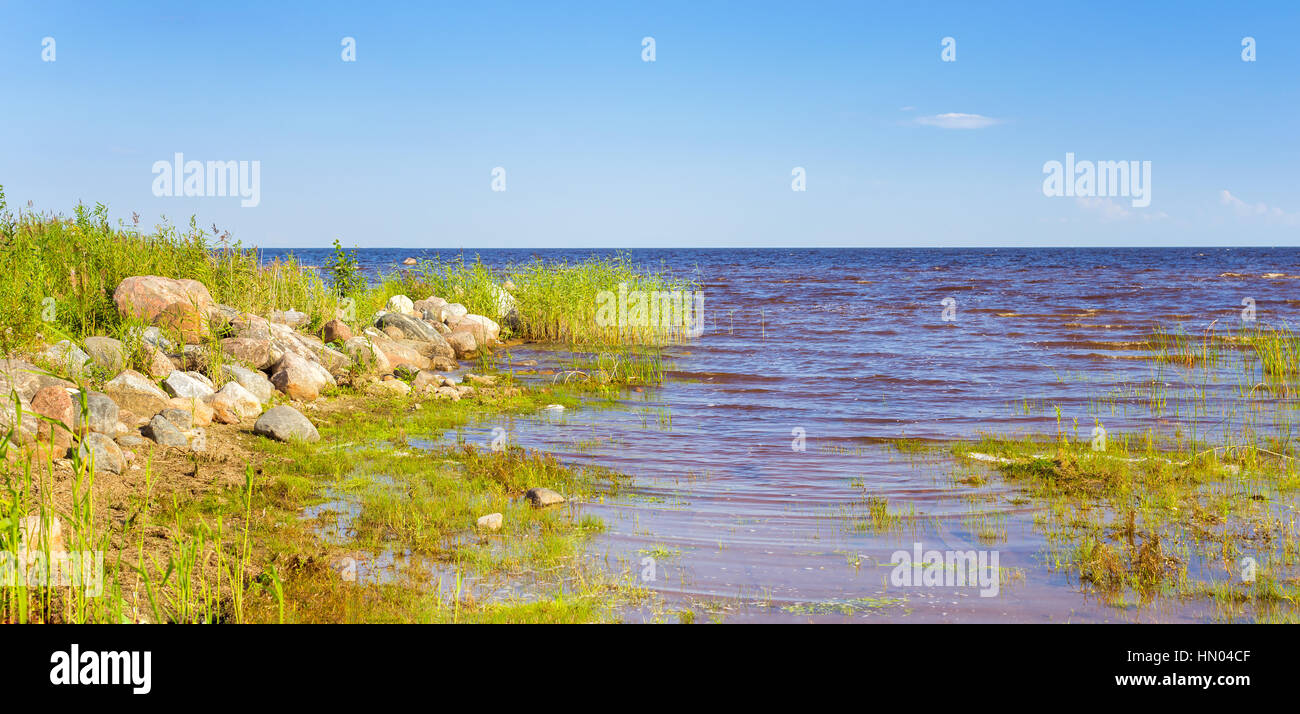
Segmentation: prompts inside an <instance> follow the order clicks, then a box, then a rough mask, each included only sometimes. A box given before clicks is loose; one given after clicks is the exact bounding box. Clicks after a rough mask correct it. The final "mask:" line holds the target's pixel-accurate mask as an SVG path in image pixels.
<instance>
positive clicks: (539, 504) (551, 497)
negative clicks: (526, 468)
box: [525, 488, 564, 508]
mask: <svg viewBox="0 0 1300 714" xmlns="http://www.w3.org/2000/svg"><path fill="white" fill-rule="evenodd" d="M525 496H526V497H527V498H528V502H529V503H531V504H533V507H535V508H545V507H546V506H553V505H555V504H557V503H564V496H561V495H560V494H558V493H556V492H554V491H552V490H551V489H549V488H530V489H528V493H527V494H525Z"/></svg>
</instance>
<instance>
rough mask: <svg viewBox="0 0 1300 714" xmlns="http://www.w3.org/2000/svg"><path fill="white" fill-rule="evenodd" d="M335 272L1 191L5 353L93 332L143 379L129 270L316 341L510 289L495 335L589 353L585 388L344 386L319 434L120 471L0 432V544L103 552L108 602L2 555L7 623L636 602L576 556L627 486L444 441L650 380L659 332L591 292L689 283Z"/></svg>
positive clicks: (466, 615)
mask: <svg viewBox="0 0 1300 714" xmlns="http://www.w3.org/2000/svg"><path fill="white" fill-rule="evenodd" d="M341 272H342V273H346V272H347V271H346V270H344V271H340V270H338V269H337V266H336V269H335V270H332V271H331V270H327V271H325V273H324V274H323V275H322V274H321V273H319V272H318V271H317V270H316V269H314V268H311V267H307V266H303V265H300V264H298V263H297V262H296V261H294V260H293V259H292V258H289V259H287V260H282V261H280V260H278V261H265V260H263V259H262V257H261V255H260V254H259V253H258V251H257V250H256V249H252V248H248V247H245V246H242V245H241V244H239V243H238V242H237V241H234V240H232V238H231V236H229V235H228V234H227V233H224V232H221V231H219V230H218V229H217V228H216V227H215V226H214V227H212V228H211V229H204V228H200V227H199V226H198V225H197V224H196V222H195V221H193V220H191V222H190V224H189V225H188V226H187V227H185V228H184V229H178V228H176V227H174V226H170V225H162V226H158V227H156V228H154V229H152V230H144V229H142V228H141V227H140V226H138V225H137V224H136V223H134V222H132V223H131V224H129V225H126V224H123V223H120V222H119V223H118V224H117V225H112V224H110V222H109V219H108V211H107V209H106V208H105V207H104V206H96V207H94V208H87V207H84V206H78V207H77V209H76V210H75V211H74V214H73V215H72V216H71V217H64V216H58V215H52V214H42V213H37V212H34V211H30V210H19V211H12V210H10V209H9V207H7V206H5V205H4V201H3V193H2V192H0V351H2V352H3V355H4V356H11V355H24V356H31V355H33V354H34V353H35V352H37V351H38V350H39V349H40V348H41V347H42V346H43V345H46V344H50V343H53V342H55V341H57V340H60V339H71V340H72V341H73V342H74V343H78V344H80V343H81V342H82V340H83V339H85V338H87V337H90V336H96V335H104V336H110V337H116V338H118V339H121V340H123V342H124V343H126V347H127V354H128V366H130V367H134V368H137V369H141V371H143V369H142V368H143V366H144V365H143V363H142V362H141V361H140V360H143V359H144V354H143V352H137V351H136V350H135V349H134V346H135V345H136V344H137V343H136V342H135V341H136V340H138V337H137V336H136V335H137V333H138V329H137V328H139V327H142V326H143V325H141V324H139V323H137V322H133V321H131V320H126V319H123V318H122V317H121V316H120V315H119V313H118V311H117V308H116V306H115V305H114V303H113V292H114V290H115V289H116V287H117V285H118V284H119V283H120V282H121V281H122V280H123V279H124V278H126V277H130V276H133V275H159V276H163V277H169V278H190V279H194V280H198V281H200V282H202V283H203V284H204V285H205V286H207V288H208V289H209V291H210V292H211V294H212V297H213V298H214V299H215V300H216V301H217V302H218V303H221V304H223V305H227V306H230V307H233V308H235V309H237V310H239V311H241V312H251V313H254V314H259V315H265V314H267V313H269V312H271V311H275V310H289V309H294V310H298V311H300V312H304V313H306V314H307V315H308V316H309V322H308V324H307V325H306V326H305V327H304V328H302V329H303V330H304V331H309V332H311V331H315V330H316V328H318V327H319V326H321V325H323V324H324V323H325V322H327V321H329V320H331V319H335V318H336V317H342V318H343V319H344V320H345V321H346V322H348V323H349V324H350V326H351V327H353V328H354V329H355V330H357V331H358V332H359V331H360V329H361V328H363V327H365V326H368V325H370V324H372V321H373V316H374V314H375V312H377V311H378V310H380V309H382V308H383V307H384V305H385V303H386V302H387V301H388V299H389V298H390V297H392V296H393V295H397V294H405V295H408V296H410V297H412V298H414V299H417V300H418V299H421V298H425V297H428V296H429V295H435V294H436V295H440V296H445V297H446V298H447V299H449V300H452V301H458V302H461V303H462V304H464V305H465V306H466V307H467V308H468V309H469V310H470V311H471V312H473V313H481V314H487V315H493V316H499V315H500V314H501V313H503V312H505V310H503V309H502V307H503V305H502V302H501V301H502V292H501V291H502V285H503V284H504V285H505V286H506V287H508V288H510V289H511V295H512V296H513V302H512V303H511V304H510V308H511V309H513V310H514V311H515V315H514V319H512V320H511V323H510V324H511V325H512V326H513V330H514V332H513V334H512V335H511V334H510V328H506V329H505V330H503V332H505V333H506V334H507V336H512V337H516V338H524V339H539V340H548V341H560V342H562V343H564V344H566V345H569V346H571V347H577V346H581V347H584V348H586V349H588V350H597V351H595V352H593V353H592V355H593V356H592V357H591V359H590V361H587V360H585V359H580V360H578V361H577V362H576V363H575V365H574V366H575V368H582V370H583V372H582V378H569V379H566V380H558V379H557V380H555V382H554V383H553V384H550V385H545V384H543V385H541V386H537V387H534V388H531V389H530V388H521V387H518V386H516V385H514V383H513V381H512V380H511V379H510V378H509V377H508V376H505V375H502V378H501V387H500V388H499V389H497V388H481V389H479V390H478V391H477V392H476V393H475V395H474V396H473V397H472V398H466V399H462V400H460V401H455V402H451V401H438V402H432V401H427V400H421V399H418V398H415V397H400V398H395V397H379V396H375V395H374V394H368V393H363V392H362V390H360V389H358V390H353V388H352V387H351V386H350V384H351V382H350V381H349V380H347V379H343V380H341V382H342V383H343V385H344V386H342V387H340V388H338V389H336V390H333V391H332V392H331V393H330V394H328V395H326V398H325V399H322V400H321V401H319V402H317V403H314V404H311V405H309V406H308V407H306V408H305V411H306V413H307V414H308V416H309V417H310V419H311V420H312V421H313V422H314V423H315V424H316V425H317V427H318V428H319V430H320V432H321V437H322V439H321V441H320V442H318V443H314V444H305V443H294V444H282V443H278V442H273V441H269V440H266V439H263V438H261V437H256V436H253V435H252V434H251V433H250V432H249V431H248V429H247V425H244V426H243V427H240V426H239V425H219V424H216V423H214V424H212V425H211V426H210V427H208V433H207V440H208V449H207V451H206V452H205V453H190V452H180V451H174V450H164V449H154V448H151V447H149V446H146V447H142V448H140V449H139V450H138V453H137V454H136V458H137V459H138V460H137V462H136V464H135V466H137V467H138V468H128V469H126V470H124V472H123V474H122V475H120V476H119V475H114V474H109V473H104V472H97V470H96V469H95V467H94V464H92V463H89V462H85V461H82V460H81V459H79V458H75V457H74V458H68V459H65V458H63V454H62V453H50V450H49V449H47V450H46V453H45V454H44V458H41V459H35V460H33V459H29V458H25V457H24V458H19V457H18V454H17V450H16V449H15V448H14V447H13V446H12V444H10V443H9V440H8V437H10V436H13V434H14V433H15V432H16V430H17V427H16V426H15V427H14V430H15V431H11V432H10V433H9V434H6V435H4V436H5V438H4V439H0V457H2V458H0V470H3V477H2V479H0V483H3V491H0V553H5V552H8V553H14V554H19V556H18V558H19V559H21V560H22V564H23V565H24V566H28V565H32V564H33V563H35V564H37V565H38V566H39V565H40V563H41V561H46V562H49V561H50V559H51V558H54V557H56V556H57V555H58V554H60V553H82V552H88V553H96V552H98V553H101V554H102V555H103V558H104V560H103V563H102V567H103V573H104V579H103V584H104V585H103V587H104V590H103V592H102V593H96V594H92V593H89V592H87V590H86V589H85V588H83V587H67V586H52V585H49V584H48V583H41V582H39V581H32V582H31V583H30V585H31V587H28V586H27V585H25V584H23V582H22V578H21V576H18V574H17V573H16V572H15V569H16V568H17V565H18V563H19V560H18V559H13V558H11V559H10V560H7V561H5V562H4V563H0V577H3V576H8V577H11V578H13V577H15V576H18V577H17V580H18V582H17V583H16V585H15V586H14V587H0V622H72V623H77V622H112V623H116V622H145V621H147V622H278V621H294V622H338V621H347V622H353V621H430V622H442V621H456V622H465V621H542V622H556V621H558V622H565V621H592V620H603V619H610V618H613V617H615V613H614V610H615V607H616V606H618V605H620V604H623V603H638V602H641V601H643V600H644V599H645V598H646V593H645V592H644V591H642V590H640V589H639V587H638V586H637V584H636V581H635V580H634V579H632V578H630V576H626V574H625V573H623V572H621V571H619V569H618V568H617V567H615V568H610V567H608V564H603V563H602V564H599V565H597V564H595V563H592V562H590V560H589V558H588V556H586V555H585V551H584V546H583V544H584V542H585V540H586V539H587V538H589V537H590V536H591V535H592V534H594V533H597V532H600V530H601V529H602V528H603V525H602V524H601V523H600V522H599V521H598V520H596V519H594V518H592V517H589V516H584V515H582V514H581V511H580V508H578V504H581V503H582V502H583V501H586V500H592V499H600V498H603V497H604V496H605V495H607V494H609V493H613V492H615V491H617V489H618V487H619V484H620V483H621V482H622V481H623V479H622V477H621V476H619V475H618V474H614V473H611V472H607V471H603V470H600V469H572V468H569V467H566V466H565V465H564V464H561V463H559V462H558V461H556V460H555V459H554V458H553V457H550V456H549V455H547V454H543V453H531V452H524V451H522V450H520V449H518V448H513V447H508V446H507V447H506V448H494V447H493V446H492V445H489V444H487V443H485V444H477V445H476V444H468V443H458V442H456V441H451V440H448V439H440V437H441V436H443V435H445V434H446V433H447V432H448V431H450V430H455V429H459V428H462V427H465V426H467V425H470V424H473V423H477V422H481V421H483V420H486V419H492V418H495V417H498V416H504V415H511V414H513V415H521V414H529V413H535V412H537V411H538V410H539V409H541V407H543V406H546V405H549V404H553V403H559V404H562V405H565V406H567V407H569V408H575V407H577V406H578V405H579V403H580V402H579V400H580V398H581V400H583V403H584V404H587V405H591V404H593V403H599V399H600V396H601V395H604V396H609V395H611V394H613V393H614V392H615V391H616V390H617V389H618V388H619V387H620V386H621V385H628V384H633V383H636V384H655V383H658V381H659V380H661V379H662V366H661V362H660V360H659V357H658V356H657V353H656V352H655V350H654V349H653V347H651V348H650V349H648V350H645V349H643V348H642V347H640V346H639V345H641V344H642V343H651V344H652V345H653V344H658V343H660V342H663V341H665V337H666V336H665V334H664V333H662V332H661V331H654V330H651V331H638V330H636V329H631V330H622V329H620V328H618V327H617V326H615V328H614V329H613V330H612V331H611V330H609V329H606V327H602V326H600V325H598V324H597V322H596V321H595V320H594V315H595V310H596V305H597V296H598V295H599V293H601V292H602V291H617V290H618V289H619V285H620V284H623V285H624V286H625V287H626V286H630V288H631V289H632V290H634V291H635V290H646V291H652V290H673V289H681V288H685V287H688V286H687V284H686V283H684V282H681V281H677V280H673V279H670V278H668V277H665V276H661V275H654V274H642V273H639V272H637V271H636V270H635V269H634V268H633V267H632V266H631V265H630V264H628V263H627V262H625V261H624V260H623V259H621V258H616V259H612V260H598V259H591V260H588V261H583V262H580V263H573V264H543V263H542V262H540V261H538V262H534V263H530V264H527V265H523V266H517V267H512V268H509V269H506V270H502V271H492V270H489V269H488V268H487V267H486V266H484V265H483V264H481V263H479V262H472V263H471V262H467V261H465V260H464V259H462V258H455V259H452V260H447V261H441V260H434V261H425V262H423V263H421V264H420V265H418V266H416V267H415V268H414V269H406V270H394V271H392V272H391V273H389V274H386V275H383V276H379V277H378V278H376V279H372V280H358V279H357V275H356V274H355V272H353V273H352V274H351V275H347V274H342V275H341V274H340V273H341ZM340 277H343V278H346V279H343V280H339V279H338V278H340ZM214 328H217V329H213V330H212V331H211V334H210V336H209V337H208V338H206V341H205V342H204V343H203V344H201V345H200V347H201V348H202V349H203V352H204V353H205V354H206V355H207V358H206V359H205V360H203V363H204V365H203V367H202V371H204V372H206V374H207V375H208V376H209V377H210V378H212V380H213V381H214V382H215V383H216V385H217V386H218V387H219V386H221V384H222V383H223V382H224V381H226V380H227V379H229V377H227V376H225V375H224V374H222V371H221V369H220V367H221V365H222V364H223V362H224V361H225V359H226V358H225V357H224V356H223V353H222V350H221V348H220V345H219V343H218V340H219V339H220V338H222V337H224V336H225V333H224V332H223V331H222V330H221V329H220V328H219V327H218V326H217V325H214ZM171 337H176V336H175V335H171ZM667 338H668V339H671V335H668V336H667ZM497 359H498V358H497V356H495V355H492V354H491V353H490V352H485V353H484V355H483V357H482V358H481V362H480V364H479V365H478V368H479V369H480V370H486V371H491V369H492V368H493V367H494V366H495V364H496V361H497ZM507 359H508V357H507ZM33 361H35V362H36V363H37V364H38V365H39V366H41V367H45V368H49V369H51V370H52V371H53V372H54V373H55V374H56V375H57V376H61V377H68V378H69V379H70V380H71V381H74V382H76V383H77V384H83V385H86V386H89V387H92V388H96V387H98V386H100V384H101V383H102V382H103V381H104V380H106V379H107V378H109V377H111V376H112V375H109V374H100V373H98V372H95V371H94V370H90V371H87V372H86V373H84V374H80V375H76V376H73V375H68V374H63V373H61V372H59V366H58V365H55V364H50V363H49V362H48V361H43V360H41V359H39V358H35V357H33ZM593 386H595V387H597V389H593ZM275 401H276V402H282V401H283V397H281V396H278V395H277V396H276V398H275ZM268 406H270V405H268ZM20 418H34V417H32V416H30V415H29V414H28V413H27V412H24V413H23V414H22V415H21V417H20ZM82 418H83V420H84V419H85V418H86V416H85V415H84V414H83V417H82ZM413 440H418V444H417V443H415V441H413ZM74 456H75V455H74ZM538 486H541V487H546V488H550V489H553V490H555V491H558V492H560V493H562V494H564V495H565V496H566V498H567V499H568V502H567V503H565V504H562V505H560V506H552V507H549V508H545V509H537V508H533V507H532V506H530V505H529V504H528V502H527V501H526V500H525V499H524V498H523V494H524V492H525V491H526V490H527V489H529V488H533V487H538ZM490 513H500V514H501V515H502V521H503V523H502V526H501V527H500V529H499V530H485V529H482V528H479V527H478V526H476V519H477V518H479V517H480V516H483V515H485V514H490ZM56 523H57V526H56ZM56 529H57V530H56ZM340 531H343V532H345V535H344V536H340ZM24 548H26V551H25V552H23V551H22V549H24ZM5 568H9V570H7V571H6V570H5ZM32 572H33V573H41V572H47V571H44V570H43V569H42V568H41V567H34V568H32ZM33 577H36V576H33Z"/></svg>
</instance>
